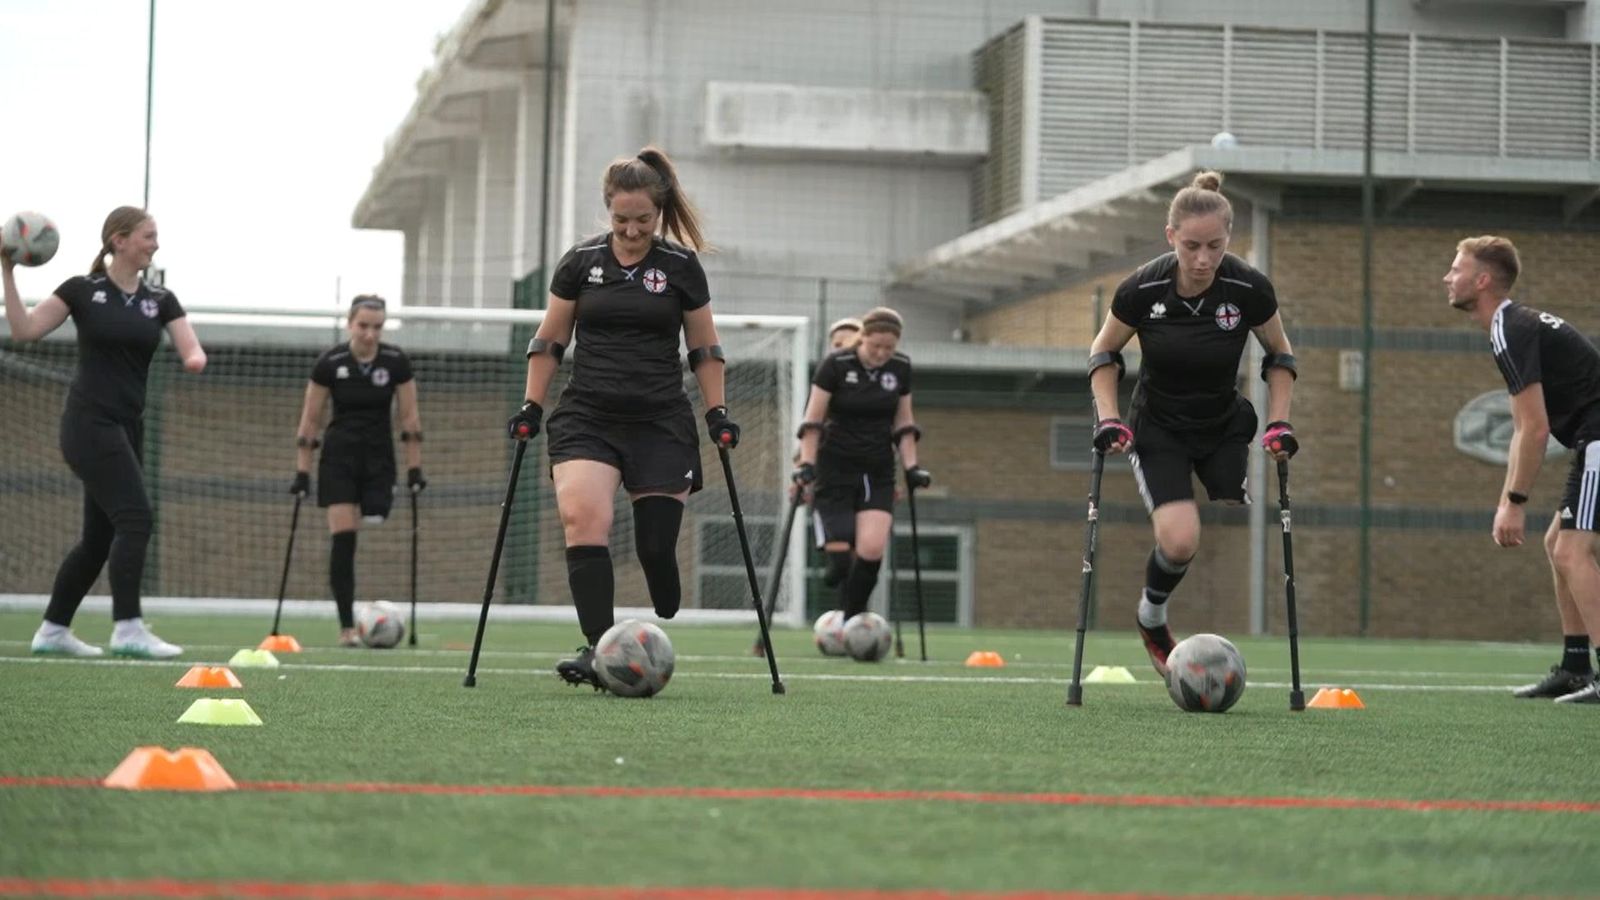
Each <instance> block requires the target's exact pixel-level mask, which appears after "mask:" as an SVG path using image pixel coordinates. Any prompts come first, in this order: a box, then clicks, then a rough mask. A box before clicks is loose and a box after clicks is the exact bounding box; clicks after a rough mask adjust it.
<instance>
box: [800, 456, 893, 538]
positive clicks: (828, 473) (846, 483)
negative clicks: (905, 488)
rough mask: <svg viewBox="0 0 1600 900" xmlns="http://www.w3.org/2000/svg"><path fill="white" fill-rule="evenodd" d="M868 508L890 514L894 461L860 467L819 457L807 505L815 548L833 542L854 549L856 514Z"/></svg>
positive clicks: (860, 464)
mask: <svg viewBox="0 0 1600 900" xmlns="http://www.w3.org/2000/svg"><path fill="white" fill-rule="evenodd" d="M869 509H875V510H880V511H882V512H886V513H891V514H892V513H893V512H894V459H893V458H892V457H891V458H890V459H889V461H888V462H887V463H884V464H872V465H863V464H862V463H860V462H855V461H851V460H846V459H837V458H829V457H828V455H827V454H823V455H821V456H819V457H818V459H817V483H816V487H815V489H814V491H813V493H812V502H811V525H812V528H813V529H814V530H815V532H816V538H817V546H819V547H820V546H822V545H823V544H826V543H829V542H833V541H838V542H842V543H846V544H850V545H852V546H854V545H855V542H856V513H858V512H863V511H865V510H869Z"/></svg>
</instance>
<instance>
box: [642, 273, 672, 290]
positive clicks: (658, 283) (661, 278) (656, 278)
mask: <svg viewBox="0 0 1600 900" xmlns="http://www.w3.org/2000/svg"><path fill="white" fill-rule="evenodd" d="M644 289H645V290H647V291H649V292H650V293H652V294H659V293H661V292H662V291H665V290H666V289H667V273H665V272H663V271H661V270H660V269H645V270H644Z"/></svg>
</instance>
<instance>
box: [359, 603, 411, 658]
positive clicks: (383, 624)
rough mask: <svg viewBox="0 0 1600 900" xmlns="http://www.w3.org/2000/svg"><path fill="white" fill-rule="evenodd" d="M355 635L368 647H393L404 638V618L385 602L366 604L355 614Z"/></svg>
mask: <svg viewBox="0 0 1600 900" xmlns="http://www.w3.org/2000/svg"><path fill="white" fill-rule="evenodd" d="M356 634H358V635H360V636H361V643H363V644H366V645H367V646H368V647H384V648H387V647H393V646H395V645H396V644H399V643H400V639H401V638H403V637H405V636H406V617H405V615H404V614H402V613H401V612H400V607H398V606H395V605H394V604H393V603H390V602H389V601H387V600H378V601H375V602H372V603H367V604H365V605H363V606H362V607H361V609H360V610H359V611H358V612H357V613H356Z"/></svg>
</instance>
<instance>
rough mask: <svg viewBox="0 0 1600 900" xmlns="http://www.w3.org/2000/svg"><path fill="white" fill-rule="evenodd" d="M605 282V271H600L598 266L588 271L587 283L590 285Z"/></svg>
mask: <svg viewBox="0 0 1600 900" xmlns="http://www.w3.org/2000/svg"><path fill="white" fill-rule="evenodd" d="M605 280H606V270H605V269H602V268H600V267H599V266H595V267H594V268H592V269H590V270H589V283H590V284H600V283H601V282H603V281H605Z"/></svg>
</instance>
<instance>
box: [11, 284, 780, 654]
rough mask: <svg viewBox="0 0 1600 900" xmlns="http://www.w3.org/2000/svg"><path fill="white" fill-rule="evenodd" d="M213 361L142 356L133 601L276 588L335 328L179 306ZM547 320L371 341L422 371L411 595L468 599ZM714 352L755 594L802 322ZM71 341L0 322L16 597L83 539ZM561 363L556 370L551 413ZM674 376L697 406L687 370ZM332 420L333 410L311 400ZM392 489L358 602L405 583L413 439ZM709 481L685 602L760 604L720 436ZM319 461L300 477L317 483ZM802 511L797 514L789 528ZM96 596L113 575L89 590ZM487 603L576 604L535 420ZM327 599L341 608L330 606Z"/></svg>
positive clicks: (729, 607) (525, 317)
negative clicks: (532, 347)
mask: <svg viewBox="0 0 1600 900" xmlns="http://www.w3.org/2000/svg"><path fill="white" fill-rule="evenodd" d="M189 310H190V314H191V320H192V321H193V322H194V323H195V327H196V330H197V331H198V332H199V334H200V337H201V341H202V343H203V344H204V345H205V347H206V353H207V355H208V357H209V363H208V365H207V368H206V371H205V372H204V373H203V374H202V375H199V376H190V375H184V374H182V372H181V371H180V367H179V365H178V362H177V359H176V358H175V356H174V354H173V352H172V349H171V347H170V346H169V345H168V344H167V343H166V342H163V344H162V347H161V349H160V351H159V352H158V354H157V356H156V359H155V361H154V362H153V363H152V366H151V374H150V382H149V396H148V400H147V406H146V412H145V436H144V446H143V451H144V472H145V480H146V490H147V491H148V493H149V495H150V498H151V501H152V503H153V505H154V509H155V515H156V528H155V534H154V538H153V540H152V542H151V545H150V552H149V556H148V561H147V563H146V570H145V582H144V594H145V596H146V597H150V598H155V597H162V598H165V597H183V598H218V599H234V598H257V599H260V598H265V599H275V598H276V595H277V589H278V581H279V578H280V575H281V573H282V567H283V562H284V551H285V548H286V544H287V540H288V536H289V529H290V518H291V511H292V509H293V506H294V503H293V500H292V498H291V497H290V495H289V494H288V488H289V483H290V481H291V479H292V477H293V475H294V466H295V450H294V435H295V428H296V425H297V423H298V421H299V415H300V406H301V403H302V400H303V396H304V391H305V385H306V382H307V379H308V377H309V375H310V371H311V364H312V362H313V361H314V360H315V359H316V357H317V355H318V354H319V353H321V352H322V351H323V350H325V349H327V348H328V347H330V346H333V345H334V344H336V343H339V342H341V341H343V340H344V339H345V335H344V331H343V320H342V318H335V317H331V316H329V315H327V314H326V313H311V312H304V313H300V312H295V313H287V314H286V313H284V312H281V311H272V312H268V311H255V312H240V311H237V310H226V311H224V310H223V309H221V308H216V307H204V306H198V305H197V306H191V307H189ZM541 318H542V313H540V312H537V311H527V310H466V309H440V308H409V309H394V310H392V311H391V313H390V316H389V322H388V324H387V325H386V327H385V335H384V340H385V341H386V342H388V343H392V344H395V345H397V346H399V347H401V348H402V349H403V350H405V351H406V353H407V355H409V356H410V357H411V360H412V363H413V366H414V368H415V371H416V375H417V385H418V396H419V401H420V407H421V415H422V427H423V432H424V434H425V435H426V441H425V442H424V444H423V471H424V473H425V474H426V476H427V478H428V482H429V484H428V488H427V490H426V491H424V492H423V493H422V494H421V495H420V496H419V497H418V498H417V531H418V545H419V553H418V566H417V569H418V582H417V595H418V599H419V600H420V601H421V602H424V603H431V602H457V603H464V604H465V603H477V602H480V601H481V599H482V596H483V588H484V580H485V578H486V577H487V575H488V566H489V559H490V555H491V552H492V550H493V546H494V537H495V531H496V529H497V527H498V525H499V517H500V503H501V501H502V500H503V499H504V496H505V491H506V483H507V479H508V477H509V473H510V468H511V460H512V456H513V451H514V446H515V445H514V444H513V442H512V441H510V440H508V439H507V438H506V436H505V422H506V419H507V418H508V417H509V416H510V415H511V414H512V413H513V412H514V411H515V410H516V408H517V407H518V406H519V405H520V404H521V402H522V392H523V379H524V375H525V373H526V359H525V357H524V355H523V348H524V347H525V346H526V344H527V340H528V338H529V337H530V336H531V335H532V334H533V331H534V329H535V328H537V325H538V323H539V321H540V319H541ZM717 325H718V329H719V332H720V336H721V341H722V345H723V347H724V349H725V350H726V351H727V356H728V367H727V394H728V406H729V408H730V410H731V411H732V414H733V418H734V421H736V422H738V423H739V425H740V427H741V429H742V430H743V438H742V440H741V442H740V444H739V447H738V448H737V449H736V450H734V451H732V453H731V457H732V461H733V470H734V475H735V478H736V485H737V487H738V490H739V499H740V505H741V507H742V509H743V512H744V521H745V528H746V531H747V533H748V534H749V537H750V543H751V547H750V550H751V553H752V555H753V557H754V559H755V562H756V566H757V575H758V579H759V582H760V585H761V589H762V591H763V593H765V591H766V590H767V587H768V584H769V580H770V577H769V576H770V572H771V566H772V564H773V561H774V557H775V555H776V550H777V547H776V542H777V539H778V533H779V531H780V530H781V524H782V523H781V521H780V520H781V518H782V515H783V512H784V509H785V503H786V489H787V485H788V474H789V472H790V469H791V461H790V456H791V454H792V453H793V448H794V437H793V436H794V433H795V428H796V426H797V424H798V421H799V415H800V413H801V409H802V406H803V404H804V401H805V395H806V385H807V382H808V375H809V373H808V372H807V371H806V369H807V364H808V359H809V347H808V344H807V339H808V335H807V329H808V322H807V320H805V319H804V318H800V317H786V316H720V317H718V319H717ZM76 356H77V351H76V347H75V345H74V342H73V339H72V328H71V323H68V324H67V325H66V326H63V327H62V328H61V329H60V330H58V332H57V333H56V334H54V335H52V336H51V337H50V338H49V339H46V340H45V341H42V342H39V343H34V344H18V343H15V342H12V341H10V340H9V339H8V338H6V339H0V409H3V411H4V417H3V421H4V422H5V427H6V429H7V430H8V432H9V436H8V438H7V440H6V446H7V448H8V453H7V456H8V459H7V460H6V464H5V466H4V468H3V471H0V492H3V494H4V498H5V501H4V509H5V515H4V516H0V584H4V585H5V589H4V590H5V591H7V592H9V593H12V594H22V595H41V594H48V593H49V591H50V585H51V581H52V580H53V578H54V575H55V569H56V566H57V565H58V564H59V562H60V560H61V558H62V556H63V555H64V554H65V553H66V551H67V550H68V548H70V547H71V546H72V545H73V544H74V543H75V542H76V541H77V538H78V531H79V528H80V525H81V521H82V488H81V486H80V485H79V483H78V481H77V480H76V479H75V478H74V477H73V475H72V473H71V472H70V471H69V470H68V469H67V466H66V464H65V463H64V462H63V461H62V459H61V453H60V450H59V449H58V446H57V444H58V437H57V433H58V430H59V421H60V415H61V409H62V404H63V402H64V401H65V398H66V392H67V387H68V385H69V384H70V383H71V380H72V375H73V370H74V367H75V364H76ZM571 366H572V360H571V359H570V358H569V359H568V360H567V362H566V363H565V364H564V365H563V366H562V370H561V372H560V374H558V376H557V379H556V382H555V384H553V385H552V387H551V392H550V398H549V403H548V404H547V408H553V407H554V404H555V402H556V399H557V398H558V397H559V396H560V392H561V391H562V389H563V388H564V387H565V384H566V374H567V373H568V372H570V370H571ZM684 385H685V388H686V390H687V391H688V392H689V396H690V398H691V400H692V401H693V402H694V404H695V407H696V410H697V413H698V411H699V410H700V409H701V407H702V404H701V402H700V398H699V388H698V386H697V384H696V383H695V380H694V378H693V376H692V375H690V374H689V373H688V372H687V371H685V373H684ZM324 421H326V413H325V414H324ZM396 454H397V469H398V471H399V472H400V478H399V480H400V485H399V486H398V488H397V492H396V495H395V503H394V508H393V511H392V512H391V514H390V516H389V519H388V521H387V522H386V523H384V524H382V525H371V524H363V525H362V528H361V532H360V537H359V543H358V547H357V552H356V590H357V599H358V600H361V601H366V600H376V599H390V600H397V601H403V600H407V599H409V597H410V571H411V569H410V565H411V564H410V547H411V516H412V511H411V500H410V496H409V494H408V492H407V491H406V490H405V488H404V480H405V474H404V473H405V465H404V450H403V448H402V446H401V445H400V443H399V441H398V440H397V441H396ZM701 464H702V466H703V469H704V472H705V490H703V491H701V492H699V493H697V494H695V495H693V496H692V497H691V498H690V499H689V502H688V506H687V509H686V511H685V516H684V523H683V532H682V536H681V538H680V540H679V544H678V556H679V564H680V571H681V572H682V577H683V592H684V601H683V605H684V609H685V612H684V613H683V618H685V619H689V620H693V619H696V618H698V619H702V620H717V619H727V620H753V618H754V612H753V610H752V607H751V600H750V589H749V583H748V578H747V576H746V573H745V569H744V562H743V556H742V554H741V552H740V548H739V541H738V537H737V533H736V531H735V526H734V521H733V519H732V517H731V515H730V504H729V497H728V492H727V487H726V483H725V480H724V478H723V474H722V467H721V463H720V461H719V459H718V454H717V452H716V449H715V448H714V447H712V446H711V445H710V443H709V441H708V440H706V438H705V437H704V435H702V438H701ZM314 477H315V472H313V478H314ZM615 502H616V516H615V520H614V525H613V527H612V530H611V551H612V557H613V559H614V560H615V562H616V571H617V582H616V583H617V594H616V596H617V605H618V607H619V609H623V608H643V609H648V608H649V606H650V601H649V595H648V593H647V592H646V589H645V584H644V579H643V576H642V574H641V573H640V571H639V566H638V564H637V562H636V560H635V557H634V550H633V518H632V510H631V507H630V506H629V504H628V501H627V497H626V495H625V494H623V493H622V492H620V491H619V492H618V494H617V498H616V501H615ZM800 524H801V525H803V523H800ZM794 532H795V533H794V534H793V535H792V537H791V541H792V543H791V545H790V554H789V561H790V564H789V565H787V566H786V571H785V574H784V577H783V580H782V582H781V585H780V589H779V591H778V596H777V598H776V603H777V612H776V614H775V617H774V618H775V620H776V621H778V622H785V623H789V624H800V623H802V622H803V619H804V615H805V610H804V605H805V604H804V593H805V580H804V579H805V573H804V563H803V561H804V560H805V559H806V554H805V552H804V533H805V529H804V528H803V527H799V526H797V527H796V528H795V529H794ZM327 584H328V537H327V524H326V518H325V516H324V514H323V512H322V510H320V509H317V508H316V507H315V505H314V503H313V502H306V503H304V504H303V505H302V508H301V510H300V517H299V528H298V531H297V533H296V537H295V548H294V558H293V561H292V564H291V566H290V571H289V578H288V587H287V591H286V596H287V597H288V598H291V599H298V600H312V601H321V600H326V599H327V598H328V597H329V596H330V595H329V590H328V587H327ZM105 593H107V586H106V583H105V578H104V575H102V577H101V580H100V582H99V583H98V584H96V586H95V588H94V589H93V590H92V591H91V596H94V595H103V594H105ZM495 601H496V603H507V604H523V605H532V606H535V607H548V608H549V609H548V610H546V611H547V612H550V613H551V614H552V615H561V614H562V613H561V612H559V611H560V610H566V611H570V608H571V595H570V593H569V591H568V588H567V577H566V563H565V557H564V547H563V540H562V532H561V524H560V519H559V516H558V515H557V512H556V505H555V498H554V495H553V491H552V489H551V482H550V477H549V461H548V457H547V456H546V453H545V439H544V436H543V435H540V436H539V437H537V438H536V439H535V440H534V442H533V444H532V445H530V446H529V448H528V451H527V453H526V455H525V457H524V460H523V467H522V474H521V476H520V478H519V483H518V485H517V492H516V498H515V502H514V504H513V514H512V517H511V522H510V527H509V531H508V533H507V538H506V545H505V550H504V554H503V557H502V560H501V566H500V575H499V583H498V585H497V586H496V591H495ZM326 609H327V611H328V614H330V615H331V613H332V610H333V604H332V603H331V602H328V603H327V607H326Z"/></svg>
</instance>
